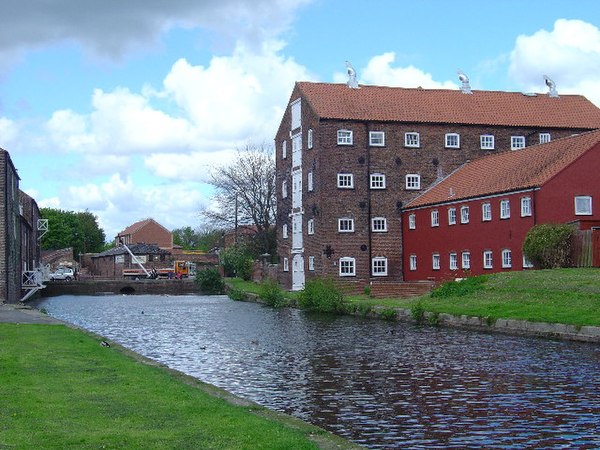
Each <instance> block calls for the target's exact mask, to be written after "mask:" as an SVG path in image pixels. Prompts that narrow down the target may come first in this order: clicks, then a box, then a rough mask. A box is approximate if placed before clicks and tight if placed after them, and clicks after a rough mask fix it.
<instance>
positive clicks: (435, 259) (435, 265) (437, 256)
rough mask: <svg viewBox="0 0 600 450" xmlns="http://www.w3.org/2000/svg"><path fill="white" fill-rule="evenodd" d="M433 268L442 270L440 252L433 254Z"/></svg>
mask: <svg viewBox="0 0 600 450" xmlns="http://www.w3.org/2000/svg"><path fill="white" fill-rule="evenodd" d="M431 268H432V269H433V270H440V254H439V253H434V254H433V255H431Z"/></svg>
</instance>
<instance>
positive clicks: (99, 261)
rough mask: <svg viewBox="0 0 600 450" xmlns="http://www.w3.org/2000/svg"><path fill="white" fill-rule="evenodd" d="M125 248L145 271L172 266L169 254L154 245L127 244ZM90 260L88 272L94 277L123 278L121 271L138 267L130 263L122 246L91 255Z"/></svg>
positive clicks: (129, 256)
mask: <svg viewBox="0 0 600 450" xmlns="http://www.w3.org/2000/svg"><path fill="white" fill-rule="evenodd" d="M127 247H129V250H131V253H133V254H134V255H135V256H136V258H138V261H139V262H141V263H142V264H143V265H144V267H146V270H152V269H153V268H155V269H161V268H165V267H171V266H172V264H173V263H172V261H171V253H170V252H169V251H167V250H165V249H162V248H159V247H158V246H157V245H155V244H143V243H138V244H128V245H127ZM91 260H92V267H91V270H90V272H91V274H92V275H94V276H100V277H108V278H114V277H117V278H118V277H122V276H123V269H137V268H139V265H138V264H137V263H135V262H133V261H132V258H131V255H130V254H129V252H128V251H127V250H126V249H125V247H123V246H122V245H121V246H117V247H114V248H111V249H109V250H106V251H104V252H102V253H98V254H96V255H92V256H91Z"/></svg>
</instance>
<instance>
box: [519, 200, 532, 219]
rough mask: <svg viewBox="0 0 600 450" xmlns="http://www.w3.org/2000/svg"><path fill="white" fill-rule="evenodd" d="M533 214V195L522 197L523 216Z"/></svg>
mask: <svg viewBox="0 0 600 450" xmlns="http://www.w3.org/2000/svg"><path fill="white" fill-rule="evenodd" d="M531 215H532V211H531V197H521V217H529V216H531Z"/></svg>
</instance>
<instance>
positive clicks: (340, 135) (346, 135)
mask: <svg viewBox="0 0 600 450" xmlns="http://www.w3.org/2000/svg"><path fill="white" fill-rule="evenodd" d="M337 143H338V145H352V131H351V130H338V132H337Z"/></svg>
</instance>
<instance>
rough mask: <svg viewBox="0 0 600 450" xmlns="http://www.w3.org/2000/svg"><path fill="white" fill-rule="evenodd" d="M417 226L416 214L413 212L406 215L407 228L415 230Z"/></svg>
mask: <svg viewBox="0 0 600 450" xmlns="http://www.w3.org/2000/svg"><path fill="white" fill-rule="evenodd" d="M416 228H417V216H416V215H415V214H414V213H411V214H409V215H408V229H409V230H415V229H416Z"/></svg>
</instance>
